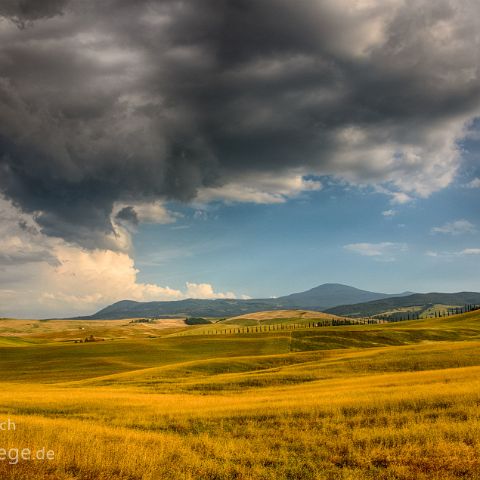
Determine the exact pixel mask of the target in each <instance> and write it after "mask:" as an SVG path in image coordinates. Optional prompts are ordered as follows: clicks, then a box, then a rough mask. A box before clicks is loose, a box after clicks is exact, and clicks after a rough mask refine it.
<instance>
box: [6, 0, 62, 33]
mask: <svg viewBox="0 0 480 480" xmlns="http://www.w3.org/2000/svg"><path fill="white" fill-rule="evenodd" d="M66 3H67V0H41V1H39V0H2V3H1V4H0V15H2V16H4V17H6V18H9V19H11V20H12V21H14V22H15V23H16V24H17V25H18V26H19V27H21V28H24V27H25V25H26V23H27V22H29V21H32V20H38V19H40V18H49V17H53V16H55V15H60V14H61V13H62V12H63V8H64V6H65V5H66Z"/></svg>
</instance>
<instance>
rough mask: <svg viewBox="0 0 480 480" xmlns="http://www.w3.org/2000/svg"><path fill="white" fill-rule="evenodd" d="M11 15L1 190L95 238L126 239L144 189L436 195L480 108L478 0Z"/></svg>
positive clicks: (60, 225)
mask: <svg viewBox="0 0 480 480" xmlns="http://www.w3.org/2000/svg"><path fill="white" fill-rule="evenodd" d="M0 15H3V16H5V17H7V18H10V19H14V20H15V21H16V22H17V24H21V25H22V26H24V27H25V28H21V29H20V28H17V27H16V26H15V25H13V24H12V23H11V22H10V21H9V20H5V21H0V168H1V176H0V189H1V191H2V192H3V194H4V195H5V196H7V197H8V198H10V199H11V200H12V201H13V202H15V204H17V205H19V206H20V207H21V208H22V209H23V210H24V211H28V212H33V213H34V214H35V217H36V219H37V222H38V223H39V225H40V226H41V227H42V229H43V231H44V232H45V233H47V234H49V235H52V236H59V237H62V238H64V239H67V240H69V241H75V242H77V243H80V244H82V245H85V246H88V247H94V246H109V247H111V245H110V244H109V243H108V242H107V240H105V239H106V237H107V236H108V235H109V234H112V232H114V228H113V226H112V221H111V219H110V216H111V212H112V207H113V205H114V203H115V202H118V203H122V204H124V205H127V207H126V208H124V209H123V210H121V212H120V213H119V214H118V215H123V216H126V215H127V216H128V215H130V217H132V215H131V214H134V213H135V210H134V209H133V207H132V208H131V210H129V209H128V204H129V203H131V204H132V205H134V204H135V203H136V202H149V201H153V200H155V199H178V200H181V201H190V200H192V199H193V198H194V197H195V196H196V194H197V192H198V190H199V189H202V188H205V187H218V188H221V187H222V186H223V185H225V184H228V183H229V182H231V181H238V179H240V180H241V179H242V178H247V179H248V182H250V184H253V186H255V181H256V180H255V178H256V174H257V173H260V174H262V175H264V174H268V173H270V172H271V174H272V175H278V176H281V175H287V174H288V172H290V171H300V172H302V173H305V174H308V173H312V174H317V175H322V174H331V175H337V176H340V177H343V178H346V179H347V180H351V181H358V182H390V183H391V184H393V185H394V188H395V189H396V190H400V191H407V192H409V193H410V192H413V193H414V194H420V195H427V194H428V193H430V192H431V191H434V190H436V189H439V188H442V187H443V186H445V185H446V184H448V182H449V181H451V179H452V178H453V176H454V174H455V169H456V167H457V165H458V156H457V152H456V150H455V142H456V140H457V139H458V136H459V135H461V132H462V128H463V125H464V124H465V122H467V121H469V120H471V119H472V118H474V117H475V116H476V115H477V113H478V110H479V104H480V82H479V81H478V80H479V79H478V73H479V65H480V61H479V52H480V49H479V45H478V33H477V32H478V31H479V27H480V25H479V19H480V7H479V4H478V2H476V1H473V0H470V1H468V0H467V1H461V2H460V1H453V0H452V1H447V0H439V1H438V2H430V1H427V0H424V1H420V0H419V1H407V2H404V1H400V0H388V1H380V0H378V1H369V2H366V1H358V2H351V1H347V0H345V1H333V0H331V1H327V0H316V1H315V0H308V1H307V0H301V1H297V2H292V1H287V0H275V1H274V0H265V1H253V0H250V1H249V0H230V1H221V0H205V1H202V2H197V1H194V0H191V1H175V0H164V1H146V0H145V1H137V2H131V1H126V0H123V1H121V0H118V1H116V0H110V1H104V2H103V1H102V2H93V1H79V0H78V1H74V0H72V1H70V2H68V3H66V2H60V1H50V2H33V1H31V2H26V1H24V2H19V1H16V2H14V1H10V2H8V1H7V2H6V3H5V2H4V3H3V4H2V7H0ZM25 22H27V23H25ZM262 178H264V176H263V177H262ZM427 179H428V182H427V181H426V180H427ZM247 186H248V185H247ZM259 188H260V187H259ZM122 212H123V213H122ZM119 219H120V220H121V219H122V218H120V217H119ZM123 220H128V221H130V222H131V220H132V218H129V219H126V218H124V219H123ZM137 221H138V219H137Z"/></svg>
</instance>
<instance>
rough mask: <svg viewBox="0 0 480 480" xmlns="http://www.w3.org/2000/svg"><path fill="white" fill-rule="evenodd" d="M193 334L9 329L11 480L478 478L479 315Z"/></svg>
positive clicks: (138, 328) (167, 328) (5, 398)
mask: <svg viewBox="0 0 480 480" xmlns="http://www.w3.org/2000/svg"><path fill="white" fill-rule="evenodd" d="M159 324H160V325H159ZM162 325H163V327H162ZM82 329H83V330H82ZM190 331H191V332H195V331H198V327H186V326H185V325H183V323H182V322H180V321H172V323H170V324H168V323H165V324H161V323H160V322H158V323H157V324H152V325H151V324H133V323H132V324H131V323H129V322H128V321H115V322H110V323H109V322H106V321H102V322H98V323H95V322H93V321H91V322H84V323H82V321H49V322H38V321H27V320H24V321H16V320H2V321H1V322H0V374H1V383H0V387H1V388H0V422H2V421H6V420H7V419H9V420H10V421H12V422H14V424H15V427H16V428H15V429H14V430H9V431H6V430H1V431H0V455H1V454H2V450H1V449H2V448H3V449H5V450H6V455H7V454H8V452H12V455H11V458H13V460H10V461H1V462H0V478H1V479H2V480H3V479H5V480H35V479H52V480H53V479H62V480H67V479H68V480H73V479H78V480H96V479H99V480H113V479H118V480H120V479H122V480H159V479H192V480H193V479H216V480H229V479H239V480H240V479H241V480H257V479H259V480H261V479H292V480H296V479H312V480H313V479H331V480H334V479H349V480H362V479H372V480H374V479H375V480H377V479H384V480H387V479H388V480H393V479H402V480H422V479H424V480H427V479H428V480H431V479H437V480H450V479H472V480H473V479H480V312H471V313H468V314H464V315H458V316H451V317H447V318H440V319H425V320H418V321H409V322H399V323H395V324H387V325H352V326H338V327H324V328H315V329H308V328H304V329H302V328H300V329H298V330H293V331H274V332H265V333H249V334H235V335H233V334H232V335H199V334H195V335H188V334H187V333H189V332H190ZM86 335H94V336H98V337H99V338H100V337H101V340H102V341H93V342H87V343H74V342H73V340H74V339H76V338H77V337H79V338H80V337H82V336H86ZM22 448H30V449H31V450H32V451H37V450H39V449H42V448H45V449H46V450H47V451H52V452H53V453H54V458H53V459H51V460H46V459H43V460H31V461H27V460H22V459H20V460H18V462H15V461H14V451H15V449H22ZM12 449H13V450H12ZM9 458H10V457H9ZM9 458H7V460H9Z"/></svg>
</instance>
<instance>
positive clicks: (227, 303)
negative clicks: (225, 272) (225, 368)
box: [75, 283, 402, 320]
mask: <svg viewBox="0 0 480 480" xmlns="http://www.w3.org/2000/svg"><path fill="white" fill-rule="evenodd" d="M399 295H402V294H387V293H379V292H370V291H368V290H361V289H359V288H355V287H351V286H349V285H344V284H340V283H325V284H322V285H318V286H317V287H314V288H311V289H309V290H306V291H303V292H298V293H292V294H289V295H285V296H281V297H278V298H260V299H247V300H243V299H233V298H232V299H193V298H188V299H183V300H175V301H153V302H138V301H135V300H120V301H118V302H115V303H113V304H111V305H108V306H107V307H105V308H103V309H101V310H99V311H98V312H96V313H94V314H93V315H89V316H81V317H75V318H76V319H89V320H96V319H98V320H105V319H112V320H113V319H121V318H135V317H163V318H167V317H182V316H206V317H230V316H236V315H243V314H247V313H253V312H259V311H268V310H282V309H286V308H287V309H292V308H293V309H295V308H302V309H307V308H308V309H310V310H315V311H323V310H326V309H329V308H334V307H337V306H339V305H345V304H349V303H350V304H353V303H360V302H359V300H360V301H363V302H366V301H373V300H380V299H384V298H390V297H397V296H399Z"/></svg>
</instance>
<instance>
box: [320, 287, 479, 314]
mask: <svg viewBox="0 0 480 480" xmlns="http://www.w3.org/2000/svg"><path fill="white" fill-rule="evenodd" d="M439 304H440V305H452V306H453V305H458V306H461V305H467V304H480V293H476V292H459V293H415V294H413V295H407V296H402V297H390V298H383V299H380V300H375V301H372V302H366V303H357V304H353V305H341V306H337V307H334V308H330V309H328V310H326V312H327V313H331V314H333V315H340V316H347V317H352V316H361V317H365V316H371V315H378V314H380V313H383V312H388V311H391V310H395V309H396V308H406V307H417V306H426V305H439Z"/></svg>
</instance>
